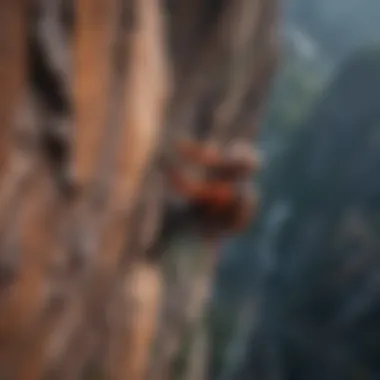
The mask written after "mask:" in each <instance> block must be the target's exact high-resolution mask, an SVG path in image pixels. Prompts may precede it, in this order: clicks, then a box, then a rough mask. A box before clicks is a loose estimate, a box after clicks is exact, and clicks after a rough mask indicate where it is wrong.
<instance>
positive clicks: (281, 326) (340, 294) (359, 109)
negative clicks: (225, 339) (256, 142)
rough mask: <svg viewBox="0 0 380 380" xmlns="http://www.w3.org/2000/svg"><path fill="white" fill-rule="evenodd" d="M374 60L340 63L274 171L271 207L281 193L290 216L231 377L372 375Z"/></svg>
mask: <svg viewBox="0 0 380 380" xmlns="http://www.w3.org/2000/svg"><path fill="white" fill-rule="evenodd" d="M379 63H380V55H379V52H378V51H376V50H368V51H359V52H357V53H356V55H355V56H353V57H352V58H351V59H349V60H348V61H347V62H346V63H344V64H343V66H342V68H341V70H340V72H339V73H337V75H336V78H335V79H334V80H333V82H332V83H331V85H330V86H329V87H328V88H327V89H326V92H325V94H324V95H323V98H322V99H321V101H320V103H319V104H318V105H317V107H316V108H315V112H314V113H313V114H312V116H311V118H310V119H309V120H308V122H307V125H306V126H305V132H304V134H303V135H302V136H301V138H300V139H299V141H298V142H297V143H296V144H295V146H294V147H293V149H292V151H291V152H290V153H289V156H288V157H287V158H286V160H284V163H283V164H282V165H281V166H280V167H279V172H281V173H282V176H279V177H278V179H277V182H276V181H275V182H276V184H275V186H277V189H278V190H277V195H276V196H275V197H274V199H272V203H273V207H276V204H279V203H280V201H281V200H284V199H286V200H287V202H288V204H289V205H291V207H290V209H291V213H290V215H288V217H287V218H286V220H285V221H284V222H283V223H282V225H281V230H280V232H279V234H278V235H277V236H276V237H275V241H274V242H273V244H272V246H271V252H270V253H271V254H272V256H273V257H274V261H275V265H274V266H272V267H271V271H270V273H269V276H268V277H267V281H266V284H265V286H264V290H263V293H262V294H261V296H262V297H263V299H264V302H263V304H262V309H261V311H260V318H261V323H259V326H258V327H257V328H256V329H255V333H254V334H253V335H252V337H251V340H250V343H249V345H248V354H247V356H246V367H245V372H244V370H242V372H244V374H242V377H241V378H249V375H253V374H254V375H256V376H257V373H262V374H263V375H262V376H263V377H261V378H272V377H271V376H278V377H276V378H279V379H306V378H307V379H320V378H324V379H349V378H360V377H362V376H364V378H375V377H376V376H378V375H379V373H380V368H379V357H378V353H379V345H378V341H377V340H378V339H377V334H378V331H379V328H380V324H379V320H378V313H379V306H380V304H379V297H378V292H379V290H378V272H379V268H380V267H379V264H380V240H379V232H380V224H379V215H380V214H379V212H380V203H379V199H380V198H379V197H380V182H379V181H378V179H377V177H378V175H377V174H376V173H377V168H378V167H379V165H380V153H379V144H380V139H379V136H380V135H379V133H380V129H379V126H380V113H379V107H378V105H379V101H378V98H379V94H380V93H379V84H380V70H379V67H380V66H379ZM269 209H271V206H269ZM273 257H272V258H273ZM245 376H248V377H245Z"/></svg>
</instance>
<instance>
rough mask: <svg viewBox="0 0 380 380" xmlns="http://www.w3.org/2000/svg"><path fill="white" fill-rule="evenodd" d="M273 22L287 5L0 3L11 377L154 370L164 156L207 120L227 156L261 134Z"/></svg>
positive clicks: (208, 135) (2, 197)
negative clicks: (151, 255)
mask: <svg viewBox="0 0 380 380" xmlns="http://www.w3.org/2000/svg"><path fill="white" fill-rule="evenodd" d="M275 16H276V2H275V1H274V0H265V1H261V0H254V1H250V0H233V1H230V0H228V1H227V0H217V1H211V2H204V1H198V0H181V1H176V2H171V1H168V2H167V4H166V3H165V4H163V3H162V2H160V1H158V0H123V1H122V0H78V1H74V2H73V1H70V0H67V1H65V0H14V1H8V0H4V1H0V17H1V19H2V20H1V21H2V22H1V23H0V24H1V25H0V29H1V33H0V34H1V36H0V77H1V82H2V85H3V87H2V89H1V91H0V92H1V96H0V103H1V104H0V119H1V131H0V135H1V139H0V140H1V141H0V145H1V149H0V165H1V167H0V377H2V376H3V375H4V377H5V376H8V377H9V378H11V379H15V380H22V379H28V380H29V379H30V380H38V379H41V378H51V379H57V380H65V379H80V378H83V376H89V377H93V376H98V375H104V376H105V377H106V378H109V379H120V380H121V379H129V380H140V379H143V378H144V377H145V373H146V371H147V369H148V367H149V360H150V359H149V353H150V345H151V343H152V340H153V338H154V336H155V335H154V334H155V330H156V319H157V318H156V315H157V313H158V311H159V310H160V309H159V307H160V305H161V301H162V299H161V291H160V290H161V286H162V284H161V283H162V279H161V277H160V266H159V264H157V263H154V264H152V263H148V260H147V259H146V256H147V255H146V254H147V251H148V250H149V249H150V248H151V246H152V245H154V242H155V240H156V239H157V230H158V228H157V227H158V225H159V223H160V220H161V214H162V211H163V210H165V208H166V198H170V192H169V189H167V188H166V183H163V178H161V177H162V173H161V167H160V163H161V160H160V159H161V155H162V154H163V152H164V151H165V150H166V151H168V152H169V153H172V150H173V149H172V145H173V142H175V140H176V139H177V138H178V137H183V136H184V135H186V136H190V137H195V136H196V135H197V134H196V133H195V132H196V131H195V129H197V128H198V127H199V128H200V129H201V130H202V133H201V134H200V135H201V136H202V138H204V139H207V141H206V143H212V144H216V145H217V146H219V151H223V149H224V147H225V146H228V145H229V144H230V142H231V141H232V142H234V141H235V140H239V139H240V140H241V139H245V140H247V139H248V140H251V139H252V138H253V137H254V135H255V131H256V130H255V127H256V125H255V124H256V123H257V120H258V117H259V115H260V112H261V109H262V106H263V100H264V99H265V94H266V90H267V87H268V85H269V81H270V78H271V75H272V72H273V69H274V65H275V55H276V54H275V53H276V38H275V37H276V35H275V33H274V31H275ZM3 17H4V19H3ZM185 46H186V48H185ZM188 54H190V55H188ZM166 132H167V133H166ZM175 159H176V157H175ZM181 233H182V231H181ZM188 235H189V234H188V231H184V234H183V235H181V236H180V238H179V240H180V245H183V242H185V244H187V243H188V241H189V240H186V239H187V236H188ZM184 236H185V237H186V238H183V237H184ZM181 239H182V243H181ZM190 240H191V238H190ZM199 241H200V243H199V244H198V245H197V246H196V247H195V248H194V249H195V251H197V252H199V253H200V255H202V254H203V253H204V252H206V253H207V252H208V253H211V252H212V250H213V248H210V247H209V245H208V241H207V242H206V241H205V239H204V236H203V235H202V236H200V239H199ZM191 248H192V247H191ZM177 249H178V247H177V246H175V247H174V248H173V246H172V245H170V250H171V251H172V252H171V254H169V258H170V260H173V262H176V261H178V258H177V257H176V255H175V252H176V250H177ZM169 253H170V252H169ZM187 253H189V252H187ZM179 261H181V260H179ZM195 261H196V264H197V265H198V264H199V263H200V264H199V265H200V267H202V266H204V268H203V269H204V270H203V269H202V270H200V271H199V272H200V275H199V276H198V277H199V279H200V280H199V281H200V284H201V289H200V290H199V289H197V288H196V287H194V282H196V281H195V278H197V276H192V274H191V273H190V271H189V269H188V268H185V274H186V276H184V278H186V281H185V282H186V284H183V282H182V283H181V281H179V282H180V285H179V289H180V290H181V291H183V292H184V293H182V294H190V295H192V294H193V293H194V300H193V299H192V302H194V307H191V308H189V309H191V310H190V311H189V312H188V314H192V313H195V312H194V311H193V309H196V310H197V312H198V314H199V313H201V311H202V308H203V299H204V298H205V297H206V295H207V293H208V292H207V290H208V289H207V288H208V284H209V280H210V277H211V275H210V273H212V267H213V258H212V256H211V255H210V258H209V259H207V260H205V261H202V260H195ZM174 267H175V266H174ZM177 274H178V273H177ZM193 277H194V278H193ZM167 280H168V278H165V279H164V281H166V282H168V281H167ZM180 280H181V278H180ZM166 285H167V286H166V287H165V288H164V289H168V291H167V293H165V294H164V295H163V297H164V298H163V299H164V301H163V303H164V305H165V301H166V300H167V298H168V297H169V296H170V294H171V291H172V289H171V288H170V287H171V286H172V285H173V283H171V282H170V281H169V282H168V284H166ZM195 285H197V284H195ZM198 285H199V284H198ZM193 288H194V289H193ZM136 297H139V299H140V301H141V303H134V301H135V298H136ZM180 301H181V302H179V304H180V305H182V302H184V301H186V300H180ZM174 306H175V307H174V308H173V310H171V313H172V315H170V316H169V319H170V318H172V317H174V318H175V317H178V315H177V314H178V313H177V311H176V310H175V309H176V307H177V308H178V305H174ZM186 310H187V309H186ZM186 314H187V312H186V313H180V319H181V318H182V319H181V320H180V321H179V325H180V326H185V328H186V329H187V327H188V324H189V323H188V320H189V319H191V320H197V318H196V316H194V315H191V316H190V318H189V316H188V315H186ZM159 321H161V319H159ZM166 322H167V321H163V323H164V324H165V323H166ZM132 327H133V328H132ZM161 327H162V326H159V327H158V328H159V329H160V328H161ZM185 328H184V329H185ZM184 329H182V330H184ZM169 330H170V326H169ZM182 330H181V331H177V330H175V331H174V335H176V334H177V335H178V337H175V339H174V340H175V341H178V342H180V343H179V344H178V347H177V346H176V347H174V349H173V352H175V353H177V351H178V350H179V346H180V345H181V342H182V333H183V331H182ZM199 331H201V330H199ZM186 333H187V331H186ZM170 334H173V331H170ZM200 335H203V334H200ZM177 338H178V339H177ZM202 339H203V338H202ZM159 343H160V344H161V343H162V342H159ZM163 344H165V342H164V343H163ZM202 346H204V347H206V346H207V344H204V345H203V344H202ZM158 349H160V346H159V347H158ZM193 351H194V350H193ZM172 359H173V358H172V357H170V358H169V361H168V363H166V362H165V363H163V366H162V368H163V373H162V374H160V375H165V374H170V373H171V369H170V368H169V367H170V365H171V364H172ZM194 360H195V359H194ZM195 361H196V360H195ZM189 371H190V373H192V372H191V369H189ZM199 371H200V372H199V373H203V372H204V371H202V368H200V369H199ZM189 376H190V375H189ZM190 377H191V376H190ZM157 378H159V377H157Z"/></svg>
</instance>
